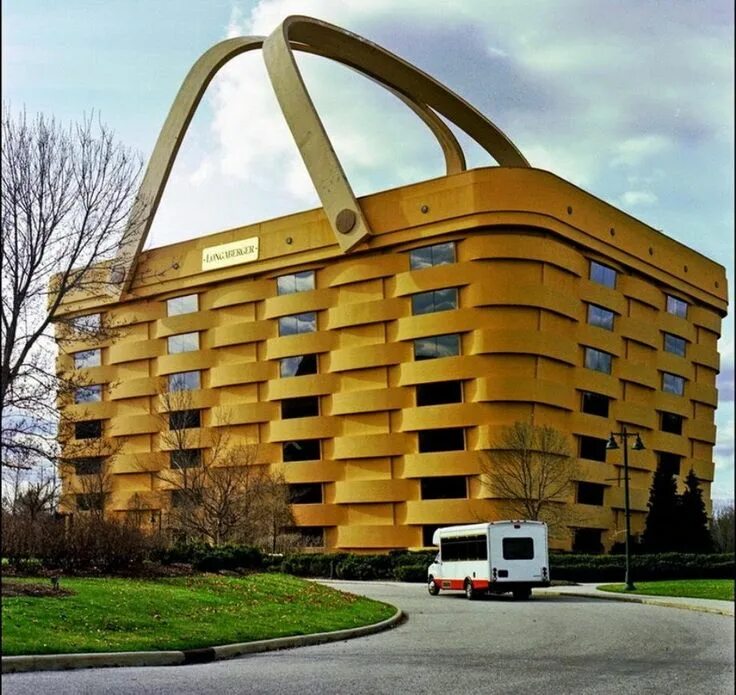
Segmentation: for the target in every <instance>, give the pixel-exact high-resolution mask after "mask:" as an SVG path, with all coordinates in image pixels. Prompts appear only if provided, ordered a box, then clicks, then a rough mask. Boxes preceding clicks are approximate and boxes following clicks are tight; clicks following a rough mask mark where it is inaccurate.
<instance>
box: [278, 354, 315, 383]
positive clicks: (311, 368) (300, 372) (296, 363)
mask: <svg viewBox="0 0 736 695" xmlns="http://www.w3.org/2000/svg"><path fill="white" fill-rule="evenodd" d="M279 373H280V374H281V377H282V378H284V377H288V376H304V375H306V374H316V373H317V355H296V356H295V357H284V358H283V359H282V360H280V362H279Z"/></svg>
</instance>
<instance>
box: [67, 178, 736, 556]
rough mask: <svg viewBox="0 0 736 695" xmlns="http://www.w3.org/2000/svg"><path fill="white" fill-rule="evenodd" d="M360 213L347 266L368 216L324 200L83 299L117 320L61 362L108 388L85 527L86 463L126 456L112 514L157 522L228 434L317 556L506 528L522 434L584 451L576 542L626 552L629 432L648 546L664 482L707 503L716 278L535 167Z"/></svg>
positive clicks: (94, 385)
mask: <svg viewBox="0 0 736 695" xmlns="http://www.w3.org/2000/svg"><path fill="white" fill-rule="evenodd" d="M358 205H359V211H358V212H359V219H360V220H361V221H364V222H365V224H366V228H368V229H370V235H369V236H367V237H366V238H363V239H361V240H360V241H359V242H358V243H355V244H354V245H352V246H350V247H349V248H348V249H347V251H346V250H345V249H344V248H342V246H341V244H340V239H339V238H338V237H339V233H341V232H342V229H340V227H341V226H342V227H343V228H345V227H347V229H348V232H350V230H351V229H352V225H351V223H353V224H355V216H354V217H353V218H349V217H348V219H347V223H346V222H345V220H346V217H345V216H343V218H342V221H341V220H340V218H339V216H338V217H337V219H336V220H335V219H333V218H331V216H330V212H329V209H328V206H327V205H325V207H324V208H321V209H318V210H311V211H307V212H303V213H298V214H295V215H290V216H287V217H283V218H279V219H274V220H269V221H266V222H263V223H260V224H255V225H250V226H247V227H242V228H238V229H234V230H229V231H226V232H221V233H218V234H213V235H211V236H208V237H205V238H200V239H196V240H193V241H187V242H183V243H179V244H174V245H171V246H167V247H163V248H157V249H154V250H151V251H147V252H136V253H135V255H134V259H133V261H132V262H133V264H134V265H135V267H137V268H142V269H144V270H145V272H141V273H139V274H138V275H135V276H134V275H130V274H129V279H128V280H127V283H128V284H127V289H126V290H125V291H123V292H121V293H120V294H119V295H115V296H112V297H110V296H108V297H99V298H87V299H83V300H78V301H77V302H73V301H72V302H69V303H68V304H67V307H68V310H69V311H70V312H72V313H74V314H77V315H79V316H90V317H92V318H90V319H86V320H97V319H96V318H95V317H97V316H98V315H99V317H100V318H99V320H100V321H101V322H102V323H103V324H107V325H115V326H116V327H117V329H116V332H117V335H116V338H115V339H114V340H113V341H103V342H101V343H99V344H89V343H84V342H79V343H77V344H73V345H72V346H71V349H70V351H69V354H65V355H62V356H61V357H60V358H59V365H60V367H61V368H64V369H75V368H76V369H83V370H84V374H85V376H86V378H87V381H88V382H89V384H90V386H89V387H87V391H86V392H85V394H83V395H82V396H80V399H79V400H80V402H79V403H77V404H74V405H69V406H67V408H66V412H67V415H68V416H70V417H71V418H72V419H75V420H78V423H77V425H76V426H75V432H74V436H73V437H72V440H71V441H70V442H69V444H70V445H74V447H76V448H75V451H77V452H80V451H82V452H83V453H84V454H85V455H84V456H81V457H80V458H79V463H80V465H77V466H75V467H74V470H76V472H75V473H73V474H72V473H70V474H68V475H67V476H66V477H65V479H64V486H65V490H66V492H68V493H71V495H72V497H71V498H70V499H73V494H74V493H75V491H76V492H77V493H78V504H77V509H83V508H84V505H85V503H86V502H85V497H84V494H83V493H82V492H81V490H82V488H81V487H80V485H81V482H83V478H84V476H85V475H87V474H88V473H85V471H86V470H87V469H86V468H85V466H87V467H88V468H90V467H91V468H92V469H95V467H99V466H103V465H105V463H104V452H109V451H113V450H115V452H116V453H115V455H114V456H111V457H110V461H109V467H108V473H109V474H110V477H111V480H112V487H111V495H110V497H109V503H108V507H109V508H108V509H106V512H108V513H111V514H117V515H126V514H134V513H135V514H139V513H140V511H141V509H143V510H145V512H146V518H148V517H149V516H150V518H151V519H152V520H153V519H158V518H161V517H162V516H163V517H164V518H165V515H166V512H167V509H168V508H169V505H170V504H171V502H172V497H173V492H172V490H171V489H167V486H166V485H165V483H162V482H161V479H160V478H159V477H157V476H156V475H154V474H153V472H155V471H157V470H160V469H161V467H166V466H169V467H171V466H182V465H184V464H183V463H182V460H179V459H182V457H183V456H184V457H185V458H186V459H187V460H186V462H185V465H186V466H189V465H192V466H196V465H198V462H199V461H200V460H201V458H200V457H201V456H203V455H204V456H206V455H207V447H208V441H209V440H210V439H211V437H212V433H214V432H216V431H217V430H218V429H219V428H223V429H225V430H227V432H228V433H229V436H230V437H231V438H232V440H233V441H236V442H243V443H248V444H252V445H255V446H256V447H257V455H256V457H255V460H253V461H251V462H250V465H258V466H270V467H271V468H272V469H273V470H277V471H280V472H282V473H283V475H284V476H285V479H286V481H287V483H288V485H289V490H290V493H291V496H292V499H293V500H294V504H293V506H292V509H293V513H294V517H295V521H296V524H297V529H298V530H299V532H300V533H302V534H303V535H304V536H305V539H308V542H309V543H310V544H312V545H314V546H316V547H324V548H328V549H340V550H358V551H381V550H388V549H393V548H418V547H424V546H428V545H431V538H432V533H433V531H434V529H435V528H437V526H441V525H450V524H460V523H472V522H476V521H478V520H493V519H498V518H504V512H503V500H499V499H496V498H494V497H493V496H492V491H491V490H489V488H488V486H487V485H486V484H485V482H484V480H483V477H482V475H481V464H482V452H483V451H484V450H487V449H488V448H489V447H490V446H491V444H492V443H493V442H494V441H495V440H496V439H497V438H498V436H499V434H500V432H501V431H502V429H503V428H504V427H505V426H508V425H511V424H513V423H514V422H517V421H531V422H533V423H534V424H537V425H550V426H552V427H555V428H556V429H558V430H560V431H561V432H563V433H565V434H566V435H567V437H568V438H569V440H570V442H571V444H572V446H573V454H574V456H575V457H576V458H577V459H578V467H577V470H578V473H577V480H575V481H574V485H573V491H572V494H571V497H570V498H569V499H568V500H567V501H566V504H568V505H570V508H571V510H572V511H573V512H574V518H577V519H578V521H577V522H575V524H574V525H572V527H571V528H570V533H569V535H567V536H560V537H559V538H557V539H553V544H556V545H557V546H558V547H561V548H570V547H574V548H578V549H598V548H609V547H610V546H611V545H612V544H613V543H615V542H617V541H621V540H623V529H624V494H623V493H624V489H623V481H622V473H621V468H622V465H623V463H622V455H621V452H620V451H617V452H606V441H607V438H608V436H609V434H610V432H611V431H614V430H617V429H619V427H620V425H625V426H627V428H629V429H633V430H636V431H638V432H640V433H641V436H642V439H644V441H645V443H646V446H647V448H646V450H645V451H641V452H636V454H635V455H632V456H631V457H630V459H629V468H630V487H631V510H632V526H633V531H634V533H638V532H641V530H642V529H643V525H644V519H645V514H646V510H647V499H648V492H649V487H650V484H651V478H652V473H653V471H654V470H655V469H656V468H657V467H658V466H664V467H667V468H668V469H669V470H671V471H672V473H673V475H676V476H678V480H680V481H682V479H684V477H685V476H686V475H687V473H688V471H689V470H690V469H693V470H694V471H695V474H696V475H697V477H698V478H699V479H700V481H701V484H702V486H703V488H704V497H705V499H706V500H710V483H711V481H712V480H713V472H714V464H713V446H714V443H715V425H714V417H715V409H716V406H717V390H716V386H715V379H716V375H717V373H718V369H719V356H718V351H717V340H718V337H719V335H720V327H721V319H722V317H723V316H725V313H726V308H727V300H726V297H727V288H726V278H725V271H724V268H723V267H722V266H721V265H719V264H717V263H715V262H713V261H711V260H709V259H707V258H705V257H703V256H702V255H700V254H698V253H697V252H695V251H693V250H691V249H689V248H687V247H685V246H683V245H682V244H680V243H678V242H676V241H674V240H672V239H670V238H668V237H667V236H665V235H664V234H662V233H660V232H658V231H656V230H654V229H652V228H651V227H648V226H647V225H645V224H643V223H642V222H640V221H638V220H636V219H634V218H632V217H630V216H629V215H627V214H625V213H624V212H622V211H620V210H618V209H616V208H615V207H612V206H611V205H608V204H606V203H605V202H603V201H601V200H599V199H597V198H595V197H594V196H592V195H590V194H588V193H586V192H584V191H582V190H581V189H579V188H577V187H575V186H573V185H572V184H570V183H568V182H566V181H564V180H562V179H560V178H559V177H557V176H555V175H554V174H551V173H549V172H546V171H542V170H537V169H533V168H531V167H529V166H507V165H502V166H498V167H490V168H484V169H476V170H472V171H462V170H460V171H457V172H453V173H451V174H449V175H447V176H444V177H441V178H438V179H435V180H431V181H425V182H422V183H417V184H413V185H409V186H404V187H401V188H398V189H394V190H390V191H384V192H380V193H376V194H374V195H370V196H367V197H364V198H362V199H360V201H359V202H358ZM336 228H337V231H336ZM118 329H119V330H118ZM162 382H164V383H166V384H168V389H169V390H170V391H175V392H186V393H187V397H188V399H189V400H188V403H189V405H188V406H187V413H188V414H187V415H186V418H187V423H185V425H181V426H182V427H183V426H186V427H188V428H191V429H192V430H196V432H197V438H196V441H197V442H198V444H197V446H196V447H192V449H191V450H190V451H188V452H187V453H186V455H184V454H183V453H182V452H180V451H179V452H172V451H171V450H170V447H167V445H166V443H165V437H164V436H163V435H162V432H161V418H160V416H159V414H158V412H157V411H158V410H159V409H160V398H159V394H160V385H161V383H162ZM87 444H89V447H88V450H87V451H86V453H85V449H84V447H85V446H86V445H87ZM80 447H81V448H80ZM167 448H168V449H169V450H167ZM93 450H95V451H97V452H98V453H99V452H103V453H102V454H101V455H98V456H93V455H92V452H93ZM69 511H72V510H71V509H69Z"/></svg>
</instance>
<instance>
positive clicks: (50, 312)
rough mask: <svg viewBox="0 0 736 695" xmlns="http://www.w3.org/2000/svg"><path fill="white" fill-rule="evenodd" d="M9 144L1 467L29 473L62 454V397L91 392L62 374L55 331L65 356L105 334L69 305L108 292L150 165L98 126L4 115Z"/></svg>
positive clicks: (1, 212) (4, 200)
mask: <svg viewBox="0 0 736 695" xmlns="http://www.w3.org/2000/svg"><path fill="white" fill-rule="evenodd" d="M2 139H3V147H2V193H1V208H0V216H1V218H2V219H1V224H2V279H3V282H2V313H1V315H0V319H1V322H2V349H1V351H0V352H1V353H2V358H1V361H0V377H1V379H0V381H1V382H2V383H1V392H0V395H1V401H0V407H2V458H3V465H4V466H21V465H24V462H27V461H28V458H29V456H28V454H29V453H30V454H34V455H36V456H39V457H46V458H53V457H54V456H55V455H56V453H57V451H58V445H57V442H56V430H57V424H58V419H59V412H58V410H57V408H56V407H55V399H56V396H57V394H60V393H63V392H70V391H72V390H74V389H76V388H78V387H79V386H84V385H85V383H84V380H83V378H82V377H80V376H79V374H78V373H67V374H61V375H60V374H57V372H56V368H55V358H56V345H55V343H54V336H53V330H52V328H53V325H52V323H58V324H59V326H60V327H59V329H58V330H57V333H58V336H59V338H60V346H61V349H62V350H64V349H65V347H66V346H68V345H69V344H70V343H71V341H74V340H76V341H78V340H80V339H82V340H85V339H91V340H96V339H99V338H100V337H101V335H102V332H104V330H105V326H104V324H103V325H98V324H97V323H95V322H89V321H88V322H86V323H85V322H84V321H79V320H78V318H74V317H71V316H68V315H65V314H64V311H63V306H64V304H65V303H66V302H68V301H69V299H70V298H72V297H78V296H90V297H91V296H96V295H100V294H101V293H103V292H104V291H105V287H106V286H108V282H109V278H108V275H109V273H108V272H107V270H106V265H105V262H109V261H110V260H111V259H112V258H113V257H114V254H115V250H116V248H117V244H118V242H119V241H120V239H121V237H122V236H123V234H124V230H125V228H126V224H129V223H130V224H131V226H132V227H134V226H135V220H129V217H130V215H131V210H132V206H133V200H134V197H135V193H136V191H137V187H138V178H139V173H140V169H141V160H140V158H139V157H138V156H136V155H134V154H132V153H131V152H130V151H129V150H127V149H126V148H124V147H122V146H121V145H119V144H118V143H117V142H116V141H115V139H114V137H113V134H112V133H111V132H110V131H109V130H107V129H106V128H105V126H103V125H102V124H97V127H95V123H94V120H93V118H92V117H88V118H85V119H84V120H83V121H82V122H81V123H80V124H78V125H76V126H70V127H63V126H61V125H60V124H59V123H58V122H56V121H55V120H54V119H53V118H51V119H49V118H45V117H44V116H42V115H39V116H37V117H35V118H28V117H27V116H26V114H25V113H21V114H20V115H18V116H16V117H13V116H12V115H11V113H10V109H9V108H8V107H7V106H3V111H2Z"/></svg>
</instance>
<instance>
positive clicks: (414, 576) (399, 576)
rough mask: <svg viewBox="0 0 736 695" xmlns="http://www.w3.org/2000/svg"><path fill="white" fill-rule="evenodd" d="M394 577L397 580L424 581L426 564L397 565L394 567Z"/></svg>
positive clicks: (425, 578)
mask: <svg viewBox="0 0 736 695" xmlns="http://www.w3.org/2000/svg"><path fill="white" fill-rule="evenodd" d="M394 579H396V581H398V582H426V581H427V565H425V564H424V563H422V564H421V565H399V566H397V567H395V568H394Z"/></svg>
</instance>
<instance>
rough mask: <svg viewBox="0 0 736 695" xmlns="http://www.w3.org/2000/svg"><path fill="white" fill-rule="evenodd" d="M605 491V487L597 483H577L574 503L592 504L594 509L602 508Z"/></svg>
mask: <svg viewBox="0 0 736 695" xmlns="http://www.w3.org/2000/svg"><path fill="white" fill-rule="evenodd" d="M605 490H606V486H605V485H600V484H598V483H578V494H577V498H576V501H577V503H578V504H592V505H594V506H596V507H602V506H603V494H604V492H605Z"/></svg>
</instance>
